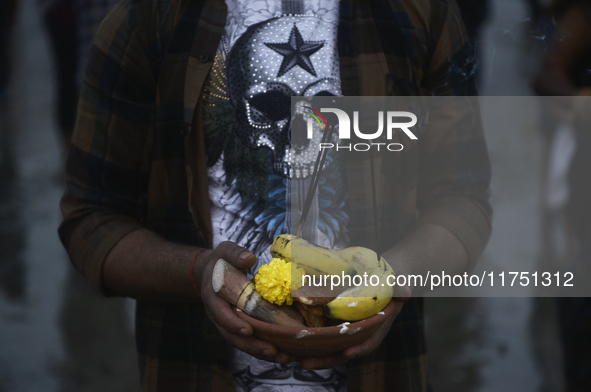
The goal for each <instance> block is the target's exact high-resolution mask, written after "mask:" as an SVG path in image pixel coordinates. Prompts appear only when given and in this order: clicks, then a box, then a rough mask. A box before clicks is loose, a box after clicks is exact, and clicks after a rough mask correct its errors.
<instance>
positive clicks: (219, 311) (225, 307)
mask: <svg viewBox="0 0 591 392" xmlns="http://www.w3.org/2000/svg"><path fill="white" fill-rule="evenodd" d="M204 303H205V305H206V308H207V311H208V312H209V315H210V319H211V320H212V321H213V322H214V323H215V324H217V325H218V326H219V327H221V328H223V329H225V330H226V331H228V332H230V333H232V334H234V335H241V336H251V335H252V334H253V329H252V325H250V324H249V323H248V322H246V321H244V320H242V319H241V318H240V317H238V316H236V313H234V311H233V310H232V307H231V306H230V304H229V303H228V302H227V301H226V300H224V299H223V298H221V297H220V296H218V295H217V294H215V293H213V295H209V294H207V300H206V301H204Z"/></svg>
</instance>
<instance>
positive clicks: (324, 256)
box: [271, 234, 394, 321]
mask: <svg viewBox="0 0 591 392" xmlns="http://www.w3.org/2000/svg"><path fill="white" fill-rule="evenodd" d="M294 249H295V252H293V250H294ZM271 255H272V256H273V257H276V258H282V259H285V260H286V261H291V262H293V263H295V265H297V267H301V268H303V269H304V270H305V271H306V274H308V275H320V276H324V275H337V276H350V277H351V278H353V277H354V276H355V275H356V274H359V275H364V274H365V273H366V274H367V276H368V277H370V276H372V275H375V276H376V277H377V278H378V281H377V284H376V281H375V278H374V280H373V281H372V283H374V284H376V285H375V286H372V285H371V284H368V285H360V286H352V287H350V288H348V289H346V290H344V291H343V292H341V293H340V294H339V295H338V296H337V297H336V298H328V299H326V298H310V297H298V298H294V299H295V300H296V301H298V302H300V303H302V304H304V305H316V306H317V305H323V306H324V308H323V313H324V315H326V316H328V317H330V318H334V319H340V320H348V321H357V320H362V319H365V318H368V317H370V316H373V315H374V314H376V313H378V312H380V311H381V310H382V309H384V308H385V307H386V305H388V303H389V302H390V300H391V299H392V295H393V293H394V288H393V287H391V286H390V285H389V284H388V281H387V279H388V276H390V275H394V271H393V270H392V268H391V267H390V265H389V264H388V263H387V262H386V261H385V260H384V258H380V259H379V260H378V258H377V254H376V253H375V252H374V251H372V250H371V249H367V248H363V247H350V248H346V249H343V250H330V249H326V248H322V247H319V246H316V245H313V244H310V243H309V242H307V241H305V240H303V239H301V238H297V237H295V236H293V235H290V234H282V235H279V236H277V237H276V238H275V241H274V242H273V245H272V246H271ZM325 299H326V300H325ZM304 316H305V315H304ZM306 319H307V320H308V318H306Z"/></svg>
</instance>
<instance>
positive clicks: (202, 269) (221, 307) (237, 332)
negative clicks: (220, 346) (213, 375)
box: [194, 241, 297, 363]
mask: <svg viewBox="0 0 591 392" xmlns="http://www.w3.org/2000/svg"><path fill="white" fill-rule="evenodd" d="M219 259H224V260H226V261H227V262H228V263H230V264H232V265H233V266H235V267H236V268H238V269H241V270H246V269H247V268H249V267H251V266H253V265H254V263H255V261H256V256H255V255H254V254H253V253H252V252H250V251H248V250H247V249H245V248H243V247H241V246H238V245H236V244H235V243H233V242H229V241H226V242H223V243H221V244H220V245H219V246H218V247H217V248H216V249H215V250H213V251H212V250H207V251H204V252H203V253H201V254H200V255H199V257H198V259H197V262H196V263H195V270H194V273H195V276H197V277H200V278H198V281H199V282H201V298H202V300H203V303H204V304H205V309H206V311H207V315H208V316H209V319H210V320H211V321H212V322H213V323H214V324H215V325H216V327H217V329H218V331H219V333H220V335H222V337H223V338H224V339H225V340H226V342H228V343H229V344H231V345H232V346H234V347H236V348H238V349H239V350H242V351H244V352H245V353H247V354H250V355H252V356H253V357H255V358H258V359H263V360H265V361H270V362H280V363H287V362H292V361H295V360H297V359H296V358H295V357H293V356H291V355H289V354H286V353H284V352H280V351H279V350H277V347H275V346H274V345H273V344H271V343H269V342H265V341H264V340H260V339H258V338H256V337H254V335H253V333H254V331H253V328H252V326H251V325H250V324H249V323H247V322H246V321H244V320H242V319H241V318H239V317H238V316H236V313H235V311H234V309H232V306H231V305H230V304H229V303H228V302H227V301H226V300H224V299H222V298H221V297H220V296H219V295H217V294H216V293H215V292H214V291H213V288H212V284H211V276H212V272H213V267H214V265H215V263H216V262H217V261H218V260H219Z"/></svg>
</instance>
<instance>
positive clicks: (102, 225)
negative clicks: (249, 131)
mask: <svg viewBox="0 0 591 392" xmlns="http://www.w3.org/2000/svg"><path fill="white" fill-rule="evenodd" d="M131 4H132V3H131V1H124V2H122V3H120V4H118V5H116V6H115V8H114V9H113V10H112V12H111V13H110V14H109V15H108V16H107V18H106V20H105V23H103V24H102V25H101V28H100V29H99V31H98V33H97V35H96V38H95V40H94V43H93V45H92V48H91V51H90V56H89V60H88V67H87V69H86V74H85V78H84V82H83V86H82V90H81V96H80V101H79V106H78V118H77V122H76V128H75V132H74V137H73V140H72V144H71V146H70V151H69V156H68V161H67V167H66V179H67V187H66V191H65V194H64V196H63V198H62V200H61V209H62V213H63V221H62V223H61V225H60V228H59V235H60V238H61V241H62V242H63V244H64V246H65V247H66V249H67V250H68V253H69V255H70V258H71V259H72V261H73V263H74V265H75V266H76V267H77V269H78V270H80V271H81V272H82V273H83V274H84V275H85V276H86V277H87V278H88V279H89V280H90V282H91V283H92V284H93V285H94V286H95V287H97V288H98V289H99V290H100V291H101V292H103V293H105V294H108V293H107V292H106V290H105V288H104V286H103V282H102V269H103V264H104V261H105V259H106V257H107V254H108V253H109V251H110V250H111V249H112V248H113V246H114V245H115V244H116V243H117V242H118V241H119V240H120V239H121V238H122V237H123V236H125V235H126V234H128V233H129V232H131V231H133V230H135V229H138V228H140V227H142V226H141V224H140V219H141V216H142V210H143V209H144V208H145V194H146V189H147V183H148V176H149V165H150V163H149V157H150V155H151V144H152V141H151V140H152V138H151V135H152V129H151V127H152V126H151V124H152V121H151V120H152V117H153V112H154V110H153V108H154V97H155V78H154V75H153V72H152V67H151V66H150V61H149V59H148V57H147V55H146V53H145V50H144V48H145V47H146V43H145V42H144V41H145V39H142V37H140V36H139V33H138V31H139V30H138V28H137V25H136V23H137V15H136V13H135V12H134V9H133V6H132V5H131Z"/></svg>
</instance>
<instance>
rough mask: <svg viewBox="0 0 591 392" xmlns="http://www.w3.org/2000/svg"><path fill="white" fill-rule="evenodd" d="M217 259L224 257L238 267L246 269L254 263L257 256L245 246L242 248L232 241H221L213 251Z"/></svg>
mask: <svg viewBox="0 0 591 392" xmlns="http://www.w3.org/2000/svg"><path fill="white" fill-rule="evenodd" d="M215 256H216V258H217V259H224V260H226V261H227V262H228V263H230V264H232V265H233V266H234V267H236V268H238V269H247V268H250V267H252V266H253V265H254V263H255V262H256V260H257V258H256V256H255V255H254V253H252V252H251V251H249V250H248V249H246V248H243V247H241V246H239V245H237V244H235V243H234V242H231V241H225V242H222V243H221V244H220V245H219V246H218V247H217V249H216V251H215Z"/></svg>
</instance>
